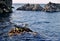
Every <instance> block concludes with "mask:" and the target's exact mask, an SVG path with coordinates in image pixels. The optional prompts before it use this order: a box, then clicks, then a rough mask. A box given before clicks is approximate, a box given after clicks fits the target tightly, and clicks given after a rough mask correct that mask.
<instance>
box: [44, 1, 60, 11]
mask: <svg viewBox="0 0 60 41" xmlns="http://www.w3.org/2000/svg"><path fill="white" fill-rule="evenodd" d="M44 11H46V12H57V11H60V4H57V3H52V2H49V3H48V4H46V5H45V7H44Z"/></svg>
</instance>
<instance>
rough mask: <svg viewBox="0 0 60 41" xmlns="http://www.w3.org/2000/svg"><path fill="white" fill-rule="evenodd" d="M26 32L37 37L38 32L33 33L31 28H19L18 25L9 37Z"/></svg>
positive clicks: (9, 33)
mask: <svg viewBox="0 0 60 41" xmlns="http://www.w3.org/2000/svg"><path fill="white" fill-rule="evenodd" d="M24 32H28V33H32V34H34V35H36V34H37V33H36V32H33V31H32V30H30V29H29V28H26V27H19V26H17V25H15V28H12V29H11V30H10V31H9V32H8V35H9V36H14V35H19V34H22V33H24Z"/></svg>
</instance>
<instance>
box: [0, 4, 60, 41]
mask: <svg viewBox="0 0 60 41" xmlns="http://www.w3.org/2000/svg"><path fill="white" fill-rule="evenodd" d="M13 6H14V7H15V8H13V13H12V14H11V15H10V17H8V18H7V19H6V18H5V17H4V19H3V18H2V20H4V21H5V22H6V23H5V22H0V25H1V26H2V25H4V26H5V27H6V28H4V30H1V31H3V32H6V31H8V30H9V29H10V28H11V27H12V26H10V25H11V24H9V22H10V21H11V22H12V23H15V24H17V25H20V23H27V24H29V26H28V27H29V28H30V29H31V30H33V31H34V32H38V34H39V35H37V37H38V36H40V37H39V38H34V36H33V35H29V34H28V35H27V34H26V35H25V36H24V35H21V36H20V37H19V36H15V37H12V38H11V39H10V38H9V37H8V38H7V39H8V40H7V39H5V41H19V39H20V38H21V37H28V36H29V37H30V38H31V37H33V38H34V40H33V39H32V38H31V40H29V39H25V38H24V39H25V40H24V39H20V41H40V40H39V39H40V38H41V37H43V38H46V39H48V40H46V41H60V12H54V13H47V12H42V11H17V10H16V8H17V7H19V6H21V5H18V4H14V5H13ZM6 25H8V26H6ZM1 29H2V28H1ZM1 31H0V32H1ZM4 35H5V34H4ZM0 37H1V38H0V39H2V38H3V37H2V36H0ZM5 37H7V36H5ZM17 37H18V38H17ZM15 38H16V40H15ZM9 39H10V40H9ZM1 41H2V40H1ZM43 41H44V40H43Z"/></svg>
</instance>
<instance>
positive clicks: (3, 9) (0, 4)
mask: <svg viewBox="0 0 60 41" xmlns="http://www.w3.org/2000/svg"><path fill="white" fill-rule="evenodd" d="M10 12H12V10H11V8H10V7H8V6H7V5H6V3H5V2H4V1H0V13H10Z"/></svg>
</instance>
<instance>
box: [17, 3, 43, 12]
mask: <svg viewBox="0 0 60 41" xmlns="http://www.w3.org/2000/svg"><path fill="white" fill-rule="evenodd" d="M42 9H43V8H42V7H41V6H40V4H25V5H24V6H21V7H19V8H17V10H26V11H41V10H42Z"/></svg>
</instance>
